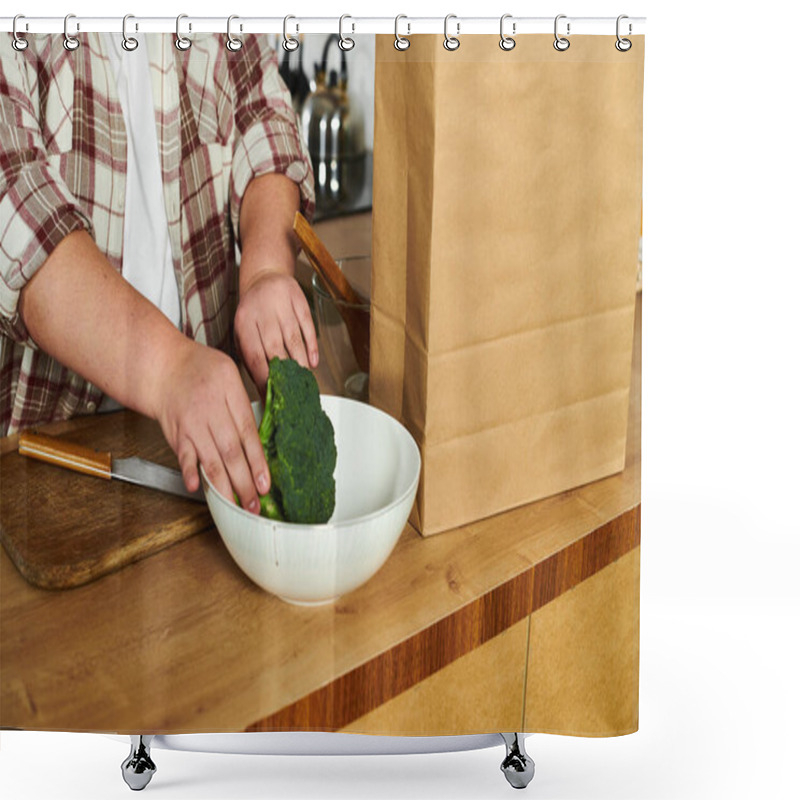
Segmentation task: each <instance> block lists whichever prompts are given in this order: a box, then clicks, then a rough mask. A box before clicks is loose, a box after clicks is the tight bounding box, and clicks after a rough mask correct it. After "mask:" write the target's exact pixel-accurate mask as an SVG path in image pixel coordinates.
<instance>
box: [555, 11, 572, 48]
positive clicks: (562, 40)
mask: <svg viewBox="0 0 800 800" xmlns="http://www.w3.org/2000/svg"><path fill="white" fill-rule="evenodd" d="M566 18H567V15H566V14H559V15H558V16H557V17H556V20H555V23H554V24H553V34H554V35H555V41H554V42H553V47H555V49H556V50H558V52H559V53H563V52H564V51H565V50H569V39H567V38H566V37H565V36H560V35H559V33H558V21H559V20H560V19H566ZM569 28H570V24H569V22H567V36H569Z"/></svg>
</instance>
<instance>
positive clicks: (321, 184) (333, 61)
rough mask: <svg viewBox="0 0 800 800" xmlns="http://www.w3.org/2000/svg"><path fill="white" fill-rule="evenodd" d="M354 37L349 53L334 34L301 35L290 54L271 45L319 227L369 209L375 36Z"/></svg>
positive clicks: (275, 43)
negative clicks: (297, 126) (304, 152)
mask: <svg viewBox="0 0 800 800" xmlns="http://www.w3.org/2000/svg"><path fill="white" fill-rule="evenodd" d="M352 38H353V39H354V41H355V47H353V48H352V49H351V50H347V51H343V50H341V49H340V48H339V36H338V35H337V34H332V35H330V36H328V35H326V34H301V35H300V37H299V39H300V46H299V47H298V48H297V49H296V50H294V51H293V52H287V51H286V50H284V49H283V47H282V46H281V42H282V38H281V37H279V36H276V37H275V41H274V47H275V52H276V53H277V54H278V64H279V67H280V72H281V77H282V78H283V80H284V82H285V83H286V85H287V87H288V88H289V91H290V92H291V93H292V100H293V103H294V107H295V110H296V111H297V114H298V117H299V119H300V122H301V130H302V132H303V137H304V138H305V140H306V144H307V145H308V149H309V153H310V155H311V160H312V162H313V165H314V181H315V185H316V194H317V211H316V215H315V221H317V222H318V221H320V220H323V219H328V218H331V217H336V216H341V215H344V214H351V213H355V212H358V211H367V210H369V209H370V208H371V207H372V141H373V111H374V105H375V37H374V36H373V35H358V34H355V35H353V36H352Z"/></svg>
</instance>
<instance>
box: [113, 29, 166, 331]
mask: <svg viewBox="0 0 800 800" xmlns="http://www.w3.org/2000/svg"><path fill="white" fill-rule="evenodd" d="M106 36H107V45H108V46H107V50H108V54H109V59H110V61H111V69H112V71H113V73H114V74H115V75H116V79H117V91H118V93H119V100H120V104H121V105H122V114H123V116H124V118H125V128H126V130H127V136H128V159H127V176H126V182H125V217H124V238H123V250H122V277H123V278H125V280H126V281H128V283H130V284H131V285H132V286H133V287H134V288H135V289H136V290H137V291H138V292H139V293H140V294H143V295H144V296H145V297H146V298H147V299H148V300H150V301H151V302H152V303H154V304H155V305H156V306H158V308H160V309H161V311H162V312H163V313H164V314H165V315H166V317H167V318H168V319H169V320H170V321H171V322H172V323H173V325H175V326H176V327H180V324H181V306H180V297H179V294H178V280H177V277H176V275H175V268H174V266H173V263H172V247H171V246H170V242H169V231H168V227H167V213H166V210H165V208H164V189H163V185H162V182H161V159H160V157H159V150H158V139H157V137H156V114H155V109H154V107H153V90H152V87H151V84H150V66H149V62H148V57H147V37H146V36H140V37H139V47H138V48H137V49H136V50H132V51H130V52H129V51H126V50H123V49H122V45H121V43H122V39H121V37H119V36H117V35H116V34H111V33H107V34H106Z"/></svg>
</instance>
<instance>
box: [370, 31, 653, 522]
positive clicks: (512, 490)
mask: <svg viewBox="0 0 800 800" xmlns="http://www.w3.org/2000/svg"><path fill="white" fill-rule="evenodd" d="M631 38H632V41H633V47H632V48H631V49H630V50H629V51H628V52H619V51H618V50H617V49H616V48H615V47H614V43H615V41H616V38H615V37H614V36H613V35H612V36H572V37H571V46H570V48H569V49H568V50H567V51H565V52H558V51H556V50H555V48H554V47H553V37H552V36H545V35H527V36H518V37H516V40H517V44H516V47H515V48H514V50H512V51H508V52H506V51H503V50H501V49H500V47H499V46H498V41H499V36H478V35H470V36H463V37H462V38H461V46H460V47H459V49H458V50H456V51H448V50H445V48H444V47H443V46H442V37H441V36H427V35H417V36H412V37H411V47H410V48H409V49H408V50H406V51H403V52H399V51H397V50H396V49H395V48H394V46H393V43H394V37H392V36H378V37H377V43H376V74H375V155H374V159H375V160H374V186H373V276H372V340H371V363H370V402H371V403H373V404H374V405H376V406H378V407H379V408H383V409H384V410H386V411H388V412H389V413H390V414H392V415H393V416H395V417H397V418H398V419H400V420H401V421H402V422H403V423H404V424H405V425H406V426H407V427H408V429H409V430H410V431H411V433H412V434H413V435H414V437H415V438H416V440H417V443H418V444H419V446H420V448H421V451H422V460H423V470H422V477H421V481H420V488H419V494H418V497H417V502H416V505H415V509H414V512H413V513H412V523H413V524H414V525H415V527H417V528H418V530H420V532H421V533H422V534H424V535H428V534H433V533H437V532H440V531H443V530H446V529H448V528H453V527H456V526H459V525H463V524H466V523H469V522H472V521H474V520H477V519H480V518H483V517H486V516H489V515H492V514H495V513H497V512H500V511H503V510H506V509H508V508H511V507H514V506H517V505H521V504H523V503H527V502H531V501H533V500H537V499H540V498H542V497H545V496H548V495H552V494H555V493H557V492H561V491H564V490H566V489H570V488H573V487H575V486H579V485H581V484H585V483H588V482H590V481H594V480H597V479H599V478H602V477H604V476H607V475H610V474H612V473H615V472H618V471H620V470H622V469H623V468H624V465H625V439H626V429H627V412H628V392H629V387H630V370H631V350H632V345H633V329H634V310H635V301H636V274H637V263H638V259H637V253H638V240H639V223H640V210H641V183H642V81H643V63H644V61H643V59H644V38H643V37H641V36H638V37H637V36H634V37H631Z"/></svg>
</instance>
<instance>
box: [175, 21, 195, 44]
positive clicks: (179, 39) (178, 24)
mask: <svg viewBox="0 0 800 800" xmlns="http://www.w3.org/2000/svg"><path fill="white" fill-rule="evenodd" d="M188 17H189V15H188V14H178V18H177V19H176V20H175V47H177V48H178V50H188V49H189V48H190V47H191V46H192V40H191V39H187V38H186V37H185V36H184V35H183V34H182V33H181V20H182V19H188ZM191 29H192V23H191V22H190V23H189V30H191Z"/></svg>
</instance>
